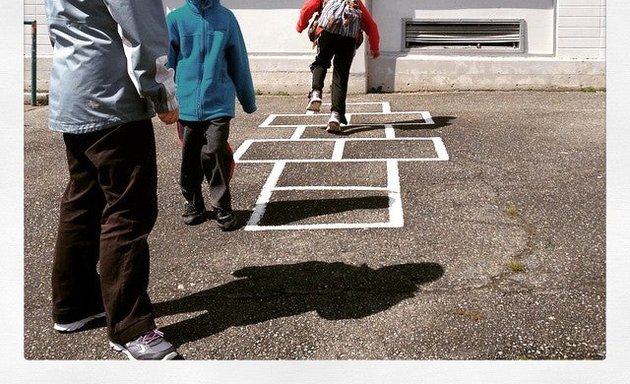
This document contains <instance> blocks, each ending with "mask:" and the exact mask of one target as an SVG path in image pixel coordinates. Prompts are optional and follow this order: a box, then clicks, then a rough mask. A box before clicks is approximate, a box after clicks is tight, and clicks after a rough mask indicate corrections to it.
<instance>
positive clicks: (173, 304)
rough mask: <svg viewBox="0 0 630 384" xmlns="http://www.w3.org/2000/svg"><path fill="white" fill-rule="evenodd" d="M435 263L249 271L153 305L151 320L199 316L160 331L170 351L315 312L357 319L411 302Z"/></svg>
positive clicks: (439, 271)
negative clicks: (220, 334) (251, 326)
mask: <svg viewBox="0 0 630 384" xmlns="http://www.w3.org/2000/svg"><path fill="white" fill-rule="evenodd" d="M443 274H444V269H443V268H442V267H441V266H440V265H439V264H437V263H410V264H400V265H392V266H386V267H382V268H378V269H372V268H370V267H368V266H366V265H362V266H358V267H357V266H353V265H348V264H344V263H340V262H337V263H326V262H320V261H309V262H304V263H298V264H282V265H269V266H254V267H246V268H243V269H240V270H238V271H236V272H234V273H233V275H234V276H236V277H239V278H241V279H239V280H235V281H232V282H229V283H227V284H224V285H221V286H218V287H215V288H211V289H208V290H205V291H201V292H197V293H195V294H192V295H190V296H186V297H182V298H180V299H176V300H171V301H166V302H161V303H156V304H155V305H154V308H155V314H156V317H160V316H168V315H173V314H178V313H187V312H198V311H204V312H205V313H203V314H201V315H198V316H196V317H193V318H191V319H187V320H184V321H180V322H177V323H174V324H171V325H168V326H166V327H162V328H161V329H162V331H164V332H165V334H167V335H168V340H169V341H170V342H171V343H173V344H174V345H181V344H184V343H187V342H190V341H194V340H199V339H202V338H205V337H208V336H211V335H213V334H216V333H218V332H221V331H223V330H225V329H227V328H229V327H233V326H242V325H248V324H257V323H261V322H264V321H268V320H271V319H276V318H281V317H288V316H294V315H298V314H301V313H305V312H309V311H316V312H317V314H318V315H319V316H321V317H323V318H325V319H328V320H340V319H358V318H362V317H366V316H369V315H372V314H375V313H378V312H381V311H384V310H386V309H388V308H390V307H392V306H394V305H396V304H397V303H400V302H401V301H403V300H405V299H407V298H411V297H413V296H414V294H415V293H416V291H417V290H418V286H419V285H421V284H424V283H428V282H431V281H434V280H437V279H439V278H440V277H441V276H442V275H443Z"/></svg>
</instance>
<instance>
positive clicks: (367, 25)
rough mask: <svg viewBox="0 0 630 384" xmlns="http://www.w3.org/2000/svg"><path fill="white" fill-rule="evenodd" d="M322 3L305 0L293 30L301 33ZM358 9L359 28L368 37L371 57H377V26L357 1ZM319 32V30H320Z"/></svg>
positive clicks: (366, 10) (378, 39) (316, 0)
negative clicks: (359, 13) (359, 16)
mask: <svg viewBox="0 0 630 384" xmlns="http://www.w3.org/2000/svg"><path fill="white" fill-rule="evenodd" d="M322 1H323V0H307V1H306V3H304V5H303V6H302V9H301V10H300V18H299V19H298V22H297V26H296V27H295V29H296V30H297V31H298V32H299V33H302V31H303V30H305V29H306V28H307V27H308V22H309V21H310V20H311V17H312V16H313V14H314V13H315V12H319V11H320V10H321V9H322ZM359 7H360V8H361V15H362V16H361V28H362V29H363V31H365V33H366V34H367V37H368V43H369V45H370V51H371V52H372V56H374V57H378V55H379V54H380V48H379V45H380V41H381V36H380V34H379V32H378V26H377V25H376V22H375V21H374V19H373V18H372V15H371V14H370V11H368V9H367V8H366V7H365V5H364V4H363V2H362V1H360V0H359ZM320 30H321V28H320ZM319 32H320V31H318V33H319Z"/></svg>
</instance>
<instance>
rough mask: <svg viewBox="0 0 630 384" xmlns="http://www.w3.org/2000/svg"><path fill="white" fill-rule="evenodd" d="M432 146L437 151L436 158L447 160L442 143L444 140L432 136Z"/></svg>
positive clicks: (446, 153)
mask: <svg viewBox="0 0 630 384" xmlns="http://www.w3.org/2000/svg"><path fill="white" fill-rule="evenodd" d="M432 139H433V146H434V147H435V153H437V155H438V156H437V157H438V158H437V160H439V161H448V160H449V156H448V152H447V151H446V146H445V145H444V142H443V141H442V138H441V137H433V138H432Z"/></svg>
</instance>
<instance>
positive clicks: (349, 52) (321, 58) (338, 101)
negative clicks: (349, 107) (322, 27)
mask: <svg viewBox="0 0 630 384" xmlns="http://www.w3.org/2000/svg"><path fill="white" fill-rule="evenodd" d="M355 45H356V40H355V39H354V38H353V37H346V36H341V35H337V34H334V33H329V32H327V31H322V32H321V34H320V35H319V38H318V40H317V51H318V52H317V56H316V57H315V61H314V62H313V63H312V64H311V72H312V73H313V82H312V89H313V90H317V91H320V92H321V91H322V89H323V88H324V80H325V79H326V72H327V70H328V68H330V65H331V61H332V66H333V78H332V90H331V104H332V107H331V108H330V110H331V111H336V112H339V114H340V115H341V123H343V124H348V122H347V121H346V118H345V113H346V95H347V94H348V78H349V77H350V66H351V65H352V60H353V59H354V54H355V52H356V46H355Z"/></svg>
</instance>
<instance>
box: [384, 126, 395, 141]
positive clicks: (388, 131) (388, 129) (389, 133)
mask: <svg viewBox="0 0 630 384" xmlns="http://www.w3.org/2000/svg"><path fill="white" fill-rule="evenodd" d="M385 138H387V139H395V138H396V131H394V126H393V125H391V124H385Z"/></svg>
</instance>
